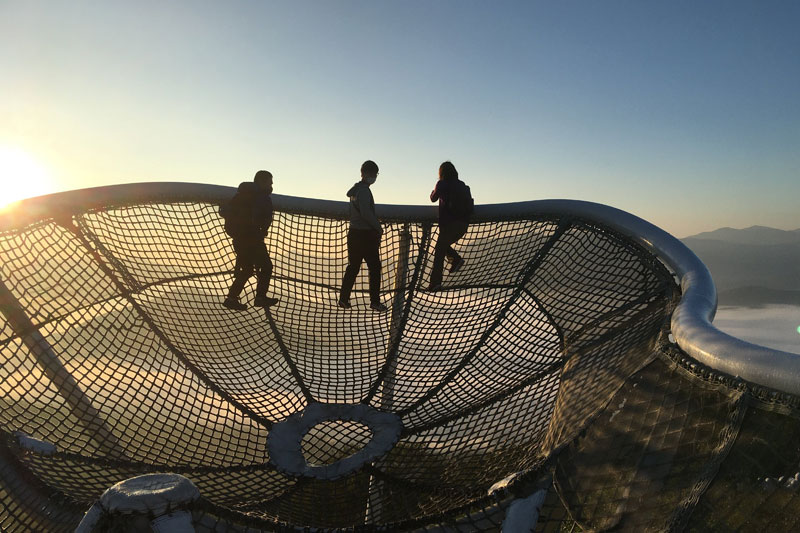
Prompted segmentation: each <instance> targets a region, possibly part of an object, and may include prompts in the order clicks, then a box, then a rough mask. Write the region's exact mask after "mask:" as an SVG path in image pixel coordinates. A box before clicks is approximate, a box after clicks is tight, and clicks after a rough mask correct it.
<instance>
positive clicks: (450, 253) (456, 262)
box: [444, 223, 467, 272]
mask: <svg viewBox="0 0 800 533" xmlns="http://www.w3.org/2000/svg"><path fill="white" fill-rule="evenodd" d="M466 232H467V224H466V223H459V224H454V225H452V226H450V227H448V228H447V235H446V237H447V241H446V242H447V248H446V249H445V251H444V253H445V255H446V256H447V258H448V259H449V260H450V265H451V266H450V272H455V271H456V270H458V269H459V268H461V267H462V266H463V265H464V259H463V258H462V257H461V256H460V255H459V254H458V252H456V251H455V249H454V248H453V244H455V243H456V242H458V241H459V239H461V237H463V236H464V234H465V233H466Z"/></svg>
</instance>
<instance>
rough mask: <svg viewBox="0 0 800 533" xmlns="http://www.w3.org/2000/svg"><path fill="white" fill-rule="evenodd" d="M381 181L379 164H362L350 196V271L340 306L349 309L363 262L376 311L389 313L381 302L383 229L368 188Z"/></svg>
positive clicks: (373, 307)
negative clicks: (364, 262)
mask: <svg viewBox="0 0 800 533" xmlns="http://www.w3.org/2000/svg"><path fill="white" fill-rule="evenodd" d="M377 179H378V165H377V164H375V162H374V161H369V160H367V161H364V163H363V164H362V165H361V181H358V182H356V184H355V185H353V186H352V187H351V188H350V190H349V191H347V196H348V197H349V198H350V229H349V231H348V232H347V269H346V270H345V272H344V277H343V278H342V289H341V292H340V293H339V301H338V304H339V307H343V308H345V309H349V308H350V307H351V304H350V292H351V291H352V290H353V284H354V283H355V281H356V276H357V275H358V271H359V270H361V263H362V261H366V262H367V268H368V269H369V300H370V308H371V309H372V310H373V311H378V312H381V313H383V312H386V311H388V309H389V308H388V307H386V306H385V305H384V304H383V303H382V302H381V258H380V253H379V251H378V250H379V247H380V244H381V235H382V234H383V229H382V228H381V224H380V222H379V221H378V217H377V216H375V200H374V199H373V197H372V191H370V189H369V186H370V185H372V184H373V183H375V181H376V180H377Z"/></svg>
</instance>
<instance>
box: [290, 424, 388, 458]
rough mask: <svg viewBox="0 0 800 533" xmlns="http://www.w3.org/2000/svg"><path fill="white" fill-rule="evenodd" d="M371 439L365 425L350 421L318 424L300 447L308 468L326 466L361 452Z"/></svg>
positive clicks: (370, 433) (370, 434)
mask: <svg viewBox="0 0 800 533" xmlns="http://www.w3.org/2000/svg"><path fill="white" fill-rule="evenodd" d="M371 438H372V431H371V430H370V429H369V427H367V426H366V425H364V424H362V423H360V422H353V421H352V420H330V421H326V422H320V423H319V424H317V425H316V426H314V427H312V428H311V429H309V430H308V432H307V433H306V434H305V436H303V440H302V441H301V443H300V446H301V447H302V450H303V457H304V458H305V460H306V463H308V464H309V465H310V466H326V465H331V464H333V463H335V462H336V461H341V460H342V459H344V458H345V457H350V456H351V455H353V454H354V453H357V452H359V451H361V450H362V449H363V448H364V446H366V445H367V443H368V442H369V441H370V439H371Z"/></svg>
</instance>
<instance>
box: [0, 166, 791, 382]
mask: <svg viewBox="0 0 800 533" xmlns="http://www.w3.org/2000/svg"><path fill="white" fill-rule="evenodd" d="M233 192H234V189H233V188H232V187H226V186H219V185H205V184H193V183H177V182H175V183H173V182H154V183H135V184H127V185H116V186H107V187H96V188H90V189H82V190H76V191H69V192H64V193H58V194H53V195H47V196H41V197H38V198H32V199H29V200H25V201H24V202H23V204H24V207H22V209H17V210H15V211H16V213H22V214H17V215H15V216H14V217H13V218H12V216H10V215H7V214H6V215H1V216H0V229H2V228H4V227H11V226H18V225H21V224H25V223H26V222H27V221H34V220H39V219H41V218H42V217H47V216H50V217H58V216H59V213H63V214H65V215H68V214H70V213H71V212H72V211H73V210H75V211H77V210H82V209H86V208H87V207H91V206H93V205H96V206H109V205H120V206H121V205H129V204H135V203H140V202H152V201H153V200H165V201H175V202H179V201H181V200H188V199H191V200H195V201H196V200H205V201H208V202H211V203H218V202H222V201H224V200H226V199H228V198H230V196H231V195H232V194H233ZM272 199H273V204H274V206H275V208H276V210H279V211H285V212H290V213H299V214H313V215H319V216H331V217H345V216H347V213H348V209H349V207H348V203H347V202H336V201H330V200H312V199H307V198H299V197H294V196H284V195H280V194H273V195H272ZM376 212H377V214H378V216H379V218H381V219H382V220H404V221H409V222H433V221H435V220H436V210H435V208H433V207H431V206H404V205H385V204H383V205H378V206H376ZM526 214H538V215H542V214H544V215H571V216H575V217H579V218H584V219H588V220H592V221H596V222H599V223H601V224H605V225H607V226H609V227H611V228H612V229H614V230H616V231H619V232H620V233H622V234H624V235H626V236H628V237H630V238H631V239H633V240H634V241H636V242H637V243H639V244H641V245H643V246H644V247H645V248H647V249H649V250H650V251H652V253H653V254H654V255H656V256H657V257H658V258H659V259H660V260H661V261H663V262H664V263H665V264H666V265H667V266H668V267H669V268H670V269H671V270H672V271H673V272H674V273H675V275H676V276H677V277H678V279H679V280H680V285H681V289H682V291H683V296H682V298H681V301H680V304H679V305H678V307H677V308H676V309H675V312H674V313H673V316H672V334H673V336H674V337H675V340H676V342H677V343H678V345H679V346H680V347H681V349H683V350H684V351H685V352H686V353H687V354H689V355H690V356H691V357H693V358H695V359H696V360H697V361H699V362H700V363H702V364H704V365H707V366H709V367H711V368H713V369H715V370H717V371H719V372H723V373H726V374H729V375H731V376H735V377H739V378H742V379H744V380H746V381H749V382H751V383H755V384H758V385H761V386H764V387H768V388H772V389H777V390H780V391H783V392H787V393H790V394H796V395H797V394H800V356H798V355H797V354H793V353H789V352H783V351H780V350H773V349H770V348H766V347H764V346H758V345H755V344H751V343H748V342H745V341H743V340H740V339H737V338H735V337H732V336H730V335H727V334H726V333H723V332H721V331H719V330H718V329H716V328H715V327H714V326H713V325H712V324H711V322H712V320H713V318H714V314H715V313H716V308H717V293H716V289H715V287H714V283H713V281H712V279H711V274H710V273H709V271H708V268H706V266H705V265H704V264H703V263H702V261H700V259H699V258H698V257H697V256H696V255H695V254H694V253H693V252H692V251H691V250H690V249H689V248H688V247H686V246H685V245H684V244H683V243H681V242H680V241H679V240H678V239H677V238H675V237H673V236H672V235H670V234H669V233H667V232H666V231H664V230H662V229H660V228H658V227H657V226H655V225H653V224H651V223H649V222H647V221H645V220H643V219H641V218H639V217H637V216H635V215H632V214H630V213H627V212H625V211H622V210H620V209H616V208H614V207H610V206H607V205H602V204H597V203H593V202H586V201H580V200H534V201H529V202H515V203H507V204H490V205H479V206H476V208H475V213H474V215H473V221H475V222H481V221H496V220H504V219H509V218H515V217H516V218H519V217H520V216H524V215H526Z"/></svg>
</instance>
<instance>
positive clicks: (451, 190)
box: [428, 161, 475, 291]
mask: <svg viewBox="0 0 800 533" xmlns="http://www.w3.org/2000/svg"><path fill="white" fill-rule="evenodd" d="M437 200H438V201H439V238H438V239H437V240H436V246H435V248H434V252H433V268H431V282H430V285H428V290H429V291H438V290H440V289H441V288H442V271H443V270H444V258H445V257H447V258H448V259H449V260H450V273H451V274H452V273H455V272H457V271H458V270H459V269H460V268H461V267H462V266H464V259H463V258H462V257H461V256H460V255H459V254H458V252H456V251H455V250H454V249H453V244H455V243H456V242H457V241H458V240H459V239H460V238H461V237H463V236H464V234H465V233H466V232H467V226H469V217H470V215H472V212H473V211H474V210H475V201H474V200H473V199H472V193H471V192H470V190H469V187H468V186H467V185H466V184H465V183H464V182H463V181H461V180H459V179H458V171H457V170H456V167H455V166H454V165H453V163H451V162H450V161H445V162H444V163H442V164H441V165H440V166H439V181H438V182H437V183H436V187H435V188H434V189H433V191H432V192H431V202H435V201H437Z"/></svg>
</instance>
